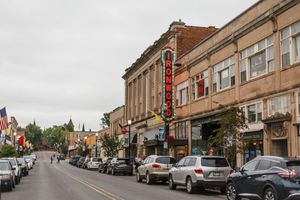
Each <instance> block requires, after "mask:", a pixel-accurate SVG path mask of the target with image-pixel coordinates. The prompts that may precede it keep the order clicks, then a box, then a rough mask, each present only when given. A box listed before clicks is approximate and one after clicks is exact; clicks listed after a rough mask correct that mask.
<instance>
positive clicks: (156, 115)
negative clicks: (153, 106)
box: [149, 110, 162, 121]
mask: <svg viewBox="0 0 300 200" xmlns="http://www.w3.org/2000/svg"><path fill="white" fill-rule="evenodd" d="M149 111H150V112H151V114H152V115H154V119H155V120H156V121H162V118H161V116H160V115H158V114H156V113H155V112H154V111H152V110H149Z"/></svg>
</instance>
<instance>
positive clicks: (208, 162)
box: [201, 158, 229, 167]
mask: <svg viewBox="0 0 300 200" xmlns="http://www.w3.org/2000/svg"><path fill="white" fill-rule="evenodd" d="M201 165H202V166H205V167H228V166H229V164H228V162H227V160H226V159H225V158H202V159H201Z"/></svg>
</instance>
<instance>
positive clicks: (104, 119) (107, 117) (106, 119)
mask: <svg viewBox="0 0 300 200" xmlns="http://www.w3.org/2000/svg"><path fill="white" fill-rule="evenodd" d="M101 122H102V126H103V128H105V127H108V126H109V125H110V115H109V113H104V114H103V117H102V118H101Z"/></svg>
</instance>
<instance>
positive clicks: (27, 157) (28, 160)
mask: <svg viewBox="0 0 300 200" xmlns="http://www.w3.org/2000/svg"><path fill="white" fill-rule="evenodd" d="M23 157H24V158H25V160H26V162H27V164H28V168H29V169H32V168H33V158H32V157H31V156H23Z"/></svg>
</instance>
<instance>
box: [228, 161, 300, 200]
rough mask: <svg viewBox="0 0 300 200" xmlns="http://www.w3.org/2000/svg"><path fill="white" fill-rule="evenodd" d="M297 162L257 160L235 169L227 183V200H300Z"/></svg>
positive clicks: (298, 166)
mask: <svg viewBox="0 0 300 200" xmlns="http://www.w3.org/2000/svg"><path fill="white" fill-rule="evenodd" d="M299 183H300V160H299V159H296V158H282V157H276V156H259V157H256V158H255V159H253V160H251V161H249V162H248V163H246V164H245V165H244V166H243V167H241V169H240V170H239V169H237V171H236V172H235V173H232V174H231V175H230V176H229V178H228V180H227V191H226V196H227V199H228V200H240V199H241V198H242V197H247V198H259V199H263V200H269V199H272V200H283V199H285V200H286V199H300V184H299Z"/></svg>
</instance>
